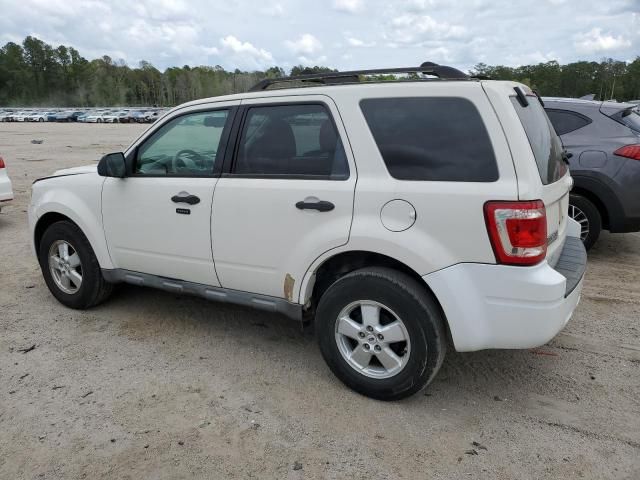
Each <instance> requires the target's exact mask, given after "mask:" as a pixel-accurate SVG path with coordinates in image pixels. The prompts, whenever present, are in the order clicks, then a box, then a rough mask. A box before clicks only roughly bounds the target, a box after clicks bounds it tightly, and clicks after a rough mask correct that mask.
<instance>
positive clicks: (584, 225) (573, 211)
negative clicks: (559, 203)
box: [569, 204, 589, 242]
mask: <svg viewBox="0 0 640 480" xmlns="http://www.w3.org/2000/svg"><path fill="white" fill-rule="evenodd" d="M569 216H570V217H571V218H573V219H574V220H575V221H576V222H578V223H579V224H580V240H582V241H583V242H584V241H585V239H586V238H587V237H588V236H589V218H588V217H587V215H586V214H585V213H584V212H583V211H582V210H580V209H579V208H578V207H576V206H575V205H571V204H569Z"/></svg>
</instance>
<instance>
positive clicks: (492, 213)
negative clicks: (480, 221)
mask: <svg viewBox="0 0 640 480" xmlns="http://www.w3.org/2000/svg"><path fill="white" fill-rule="evenodd" d="M484 216H485V220H486V222H487V231H488V232H489V238H490V239H491V246H492V247H493V251H494V253H495V255H496V260H497V261H498V263H501V264H503V265H536V264H538V263H540V262H541V261H542V260H544V258H545V256H546V255H547V211H546V209H545V207H544V203H543V202H542V200H533V201H526V202H487V203H486V204H485V206H484Z"/></svg>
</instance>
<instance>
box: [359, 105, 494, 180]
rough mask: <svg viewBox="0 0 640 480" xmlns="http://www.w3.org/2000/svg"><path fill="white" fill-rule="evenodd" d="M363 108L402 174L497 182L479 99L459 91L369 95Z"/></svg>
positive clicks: (390, 163) (395, 173) (392, 169)
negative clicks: (442, 94)
mask: <svg viewBox="0 0 640 480" xmlns="http://www.w3.org/2000/svg"><path fill="white" fill-rule="evenodd" d="M360 108H361V109H362V113H363V114H364V117H365V119H366V121H367V124H368V125H369V129H370V130H371V133H372V135H373V138H374V139H375V142H376V144H377V146H378V150H379V151H380V154H381V155H382V158H383V160H384V163H385V164H386V166H387V169H388V171H389V174H390V175H391V176H392V177H394V178H397V179H399V180H430V181H451V182H494V181H496V180H497V179H498V166H497V164H496V158H495V155H494V152H493V147H492V145H491V140H490V138H489V134H488V132H487V129H486V127H485V125H484V122H483V121H482V117H480V113H479V112H478V110H477V109H476V107H475V105H474V104H473V103H471V102H470V101H469V100H467V99H464V98H459V97H415V98H413V97H411V98H369V99H365V100H362V101H361V102H360Z"/></svg>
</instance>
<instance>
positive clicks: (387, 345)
mask: <svg viewBox="0 0 640 480" xmlns="http://www.w3.org/2000/svg"><path fill="white" fill-rule="evenodd" d="M316 332H317V336H318V343H319V345H320V351H321V352H322V356H323V357H324V359H325V361H326V362H327V365H328V366H329V368H330V369H331V371H332V372H333V373H334V374H335V375H336V376H337V377H338V378H339V379H340V380H341V381H342V382H343V383H344V384H345V385H347V386H348V387H350V388H352V389H353V390H355V391H357V392H359V393H361V394H363V395H366V396H368V397H371V398H375V399H378V400H398V399H401V398H404V397H408V396H410V395H412V394H414V393H416V392H417V391H419V390H421V389H422V388H424V387H425V386H426V385H427V384H428V383H429V382H430V381H431V380H432V379H433V377H434V376H435V374H436V373H437V372H438V370H439V369H440V366H441V365H442V361H443V360H444V356H445V353H446V340H445V329H444V318H443V316H442V313H441V311H440V308H439V307H438V306H437V305H436V303H435V301H434V300H433V299H432V298H431V296H430V295H429V294H428V293H427V291H426V290H425V288H424V287H423V286H422V285H420V284H419V283H418V282H417V281H416V280H414V279H413V278H411V277H410V276H408V275H406V274H404V273H401V272H398V271H396V270H392V269H388V268H365V269H361V270H356V271H354V272H351V273H349V274H347V275H345V276H344V277H341V278H340V279H338V280H337V281H336V282H335V283H333V285H331V286H330V287H329V289H328V290H327V291H326V292H325V293H324V294H323V295H322V298H321V299H320V302H319V304H318V308H317V311H316Z"/></svg>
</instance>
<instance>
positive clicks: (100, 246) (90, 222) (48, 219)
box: [32, 206, 113, 268]
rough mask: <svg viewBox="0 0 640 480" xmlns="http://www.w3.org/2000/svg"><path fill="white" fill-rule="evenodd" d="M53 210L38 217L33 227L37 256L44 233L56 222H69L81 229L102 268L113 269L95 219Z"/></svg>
mask: <svg viewBox="0 0 640 480" xmlns="http://www.w3.org/2000/svg"><path fill="white" fill-rule="evenodd" d="M60 207H61V208H51V209H47V210H46V211H45V212H44V213H42V214H39V215H37V217H38V219H37V221H36V222H35V226H34V227H33V237H32V239H33V246H34V249H35V253H36V255H38V254H39V253H38V252H39V251H40V242H41V240H42V236H43V235H44V232H45V231H46V230H47V228H49V227H50V226H51V225H53V224H54V223H56V222H59V221H67V222H70V223H72V224H74V225H75V226H76V227H78V228H79V229H80V231H81V232H82V233H83V234H84V236H85V237H86V238H87V241H88V242H89V245H91V249H92V250H93V252H94V255H95V256H96V258H97V260H98V263H99V264H100V266H101V267H102V268H113V265H112V262H111V257H110V255H109V251H108V249H107V245H106V240H105V237H104V232H103V230H102V226H101V225H100V224H98V223H97V222H96V220H95V219H93V218H88V219H87V218H84V219H83V218H82V216H79V215H78V214H77V212H74V211H71V210H69V209H66V208H62V206H60Z"/></svg>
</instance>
